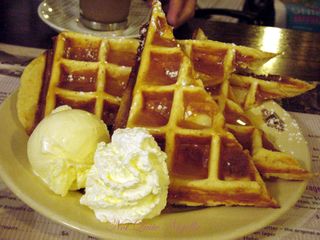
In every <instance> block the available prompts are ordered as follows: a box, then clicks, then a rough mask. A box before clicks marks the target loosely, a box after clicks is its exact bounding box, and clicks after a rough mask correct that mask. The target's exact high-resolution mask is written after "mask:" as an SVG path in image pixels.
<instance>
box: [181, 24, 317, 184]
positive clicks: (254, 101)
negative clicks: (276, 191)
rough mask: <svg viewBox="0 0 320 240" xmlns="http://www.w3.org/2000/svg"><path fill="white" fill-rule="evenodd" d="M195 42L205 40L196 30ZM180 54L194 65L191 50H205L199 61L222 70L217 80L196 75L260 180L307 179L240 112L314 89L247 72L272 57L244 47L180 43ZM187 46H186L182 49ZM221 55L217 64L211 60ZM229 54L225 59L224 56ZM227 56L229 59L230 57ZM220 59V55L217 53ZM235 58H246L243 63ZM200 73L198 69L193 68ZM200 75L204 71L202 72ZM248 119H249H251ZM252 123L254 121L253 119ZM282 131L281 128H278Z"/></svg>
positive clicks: (304, 172)
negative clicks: (217, 105) (182, 51)
mask: <svg viewBox="0 0 320 240" xmlns="http://www.w3.org/2000/svg"><path fill="white" fill-rule="evenodd" d="M193 38H194V39H196V40H205V39H207V38H206V35H205V34H204V32H203V31H202V30H198V31H196V33H195V34H194V36H193ZM183 44H184V51H185V52H186V53H187V55H188V56H189V57H190V58H191V59H195V60H193V61H192V63H193V65H194V66H195V65H196V64H195V62H196V60H198V59H197V57H194V56H197V55H199V54H194V51H195V49H199V48H202V49H209V51H208V52H209V53H211V55H210V56H206V55H202V56H201V57H202V62H206V63H207V66H211V69H217V68H219V67H220V68H221V66H223V67H224V68H223V69H221V70H220V71H215V72H220V73H221V74H218V76H220V77H219V78H218V80H215V79H214V78H209V81H206V79H208V78H205V80H203V78H202V76H203V75H202V74H199V73H198V74H197V76H198V77H200V79H201V80H202V81H203V83H204V85H205V87H206V90H207V91H208V92H209V93H210V94H211V96H212V98H213V99H215V100H216V101H217V102H218V103H219V107H220V109H221V111H222V112H223V114H224V117H225V121H226V129H227V130H228V131H230V132H231V133H232V134H233V135H234V136H235V137H236V139H237V140H238V141H239V143H240V144H241V145H242V147H243V148H244V149H246V150H248V151H249V152H250V155H251V156H252V157H253V160H254V163H255V166H256V167H257V169H258V171H259V172H260V174H262V176H263V177H264V178H270V177H277V178H282V179H287V180H303V179H308V178H310V176H311V174H310V172H309V171H307V170H305V169H304V168H303V167H302V166H301V165H300V163H299V161H297V160H296V159H294V157H293V156H292V155H290V154H288V153H283V152H280V151H279V150H278V149H277V147H276V146H274V144H273V143H272V142H271V141H270V140H269V139H268V136H267V134H266V133H264V132H263V131H262V130H260V129H258V128H256V127H255V126H254V124H253V123H252V121H251V119H250V118H249V115H250V114H247V113H246V112H245V110H244V109H250V108H252V107H254V106H257V105H259V104H261V103H262V102H264V101H266V100H270V99H279V98H284V97H292V96H295V95H298V94H301V93H302V92H306V91H308V90H310V89H312V88H314V87H315V85H314V84H309V83H306V82H304V81H302V80H299V79H294V78H290V77H282V76H278V75H271V74H270V75H258V74H254V73H249V72H248V69H250V68H251V69H255V68H256V67H258V66H259V65H260V64H261V63H264V62H265V61H267V60H268V59H270V58H271V57H274V56H276V55H274V56H272V54H269V53H265V52H263V51H258V50H255V49H252V48H248V47H242V46H236V45H233V44H224V45H223V44H221V43H219V42H215V41H210V40H207V41H183ZM186 46H187V47H186ZM237 51H239V52H241V56H243V57H242V58H237V57H236V56H237V54H236V52H237ZM221 52H224V53H225V54H224V55H223V57H221V58H220V61H217V60H218V59H219V58H217V57H215V58H214V57H213V56H216V55H217V53H218V54H219V53H221ZM228 55H229V56H228ZM230 55H231V56H230ZM220 56H221V54H220ZM239 59H250V61H248V62H247V63H244V62H243V61H241V64H238V63H237V61H238V60H239ZM197 70H198V71H201V69H200V68H198V69H197ZM202 72H204V71H202ZM251 117H252V116H251ZM269 118H270V116H269ZM253 120H254V119H253ZM278 130H279V131H282V130H283V129H278Z"/></svg>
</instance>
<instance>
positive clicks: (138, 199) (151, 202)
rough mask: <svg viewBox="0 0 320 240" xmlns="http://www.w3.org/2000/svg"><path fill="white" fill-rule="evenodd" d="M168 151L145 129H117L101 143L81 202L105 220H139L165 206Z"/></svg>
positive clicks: (113, 221)
mask: <svg viewBox="0 0 320 240" xmlns="http://www.w3.org/2000/svg"><path fill="white" fill-rule="evenodd" d="M166 158H167V156H166V154H165V153H164V152H162V151H161V150H160V148H159V146H158V145H157V143H156V141H155V140H154V138H153V137H152V136H151V135H150V134H149V133H148V132H147V130H145V129H143V128H132V129H118V130H117V131H115V132H114V134H113V136H112V141H111V143H109V144H107V145H106V144H105V143H104V142H102V143H99V144H98V147H97V150H96V153H95V157H94V162H95V163H94V165H93V166H92V168H91V170H90V171H89V173H88V176H87V183H86V191H85V195H84V196H83V197H82V198H81V200H80V203H81V204H84V205H87V206H89V207H90V208H91V209H93V210H94V212H95V215H96V217H97V218H98V219H99V220H100V221H102V222H107V221H108V222H111V223H113V224H121V223H139V222H141V221H142V219H144V218H152V217H154V216H157V215H159V214H160V212H161V211H162V209H163V208H164V207H165V206H166V199H167V193H168V185H169V176H168V170H167V165H166Z"/></svg>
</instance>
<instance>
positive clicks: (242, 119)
mask: <svg viewBox="0 0 320 240" xmlns="http://www.w3.org/2000/svg"><path fill="white" fill-rule="evenodd" d="M224 117H225V120H226V123H229V124H233V125H240V126H248V125H252V124H251V121H250V120H249V118H248V117H246V116H245V115H244V114H240V113H237V112H235V111H232V109H230V108H229V107H228V105H226V107H225V109H224Z"/></svg>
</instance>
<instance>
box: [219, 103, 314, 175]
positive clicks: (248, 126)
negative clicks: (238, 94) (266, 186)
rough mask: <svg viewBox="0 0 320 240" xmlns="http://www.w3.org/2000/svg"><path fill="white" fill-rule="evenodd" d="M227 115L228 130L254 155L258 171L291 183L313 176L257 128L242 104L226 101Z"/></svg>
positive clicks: (225, 114) (225, 112) (225, 110)
mask: <svg viewBox="0 0 320 240" xmlns="http://www.w3.org/2000/svg"><path fill="white" fill-rule="evenodd" d="M224 116H225V119H226V128H227V129H228V130H229V131H230V132H231V133H232V134H233V135H234V136H235V137H236V139H237V140H238V141H239V143H240V144H241V145H242V147H243V148H244V149H247V150H248V151H249V152H250V154H251V156H252V158H253V161H254V164H255V166H256V168H257V169H258V171H259V172H260V174H261V175H262V176H263V177H265V178H270V177H277V178H282V179H288V180H304V179H308V178H310V177H311V173H310V172H309V171H307V170H306V169H304V168H303V167H302V166H301V164H300V163H299V161H298V160H296V159H295V158H294V157H293V156H292V155H291V154H289V153H284V152H281V151H280V150H279V149H278V148H277V147H275V146H274V144H273V143H272V142H271V141H270V140H269V139H268V136H267V135H266V134H265V133H264V132H263V131H262V130H260V129H258V128H256V127H255V125H254V124H253V123H252V121H251V120H250V119H249V118H248V116H247V115H246V113H245V112H244V111H243V110H242V108H241V106H240V105H238V104H237V103H235V102H233V101H231V100H226V104H225V108H224Z"/></svg>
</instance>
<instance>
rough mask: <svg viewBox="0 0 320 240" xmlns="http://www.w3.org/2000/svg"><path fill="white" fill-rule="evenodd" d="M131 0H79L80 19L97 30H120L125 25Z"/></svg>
mask: <svg viewBox="0 0 320 240" xmlns="http://www.w3.org/2000/svg"><path fill="white" fill-rule="evenodd" d="M130 3H131V0H79V7H80V21H81V23H82V24H83V25H84V26H86V27H88V28H91V29H94V30H99V31H114V30H121V29H124V28H126V27H127V18H128V15H129V9H130Z"/></svg>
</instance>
